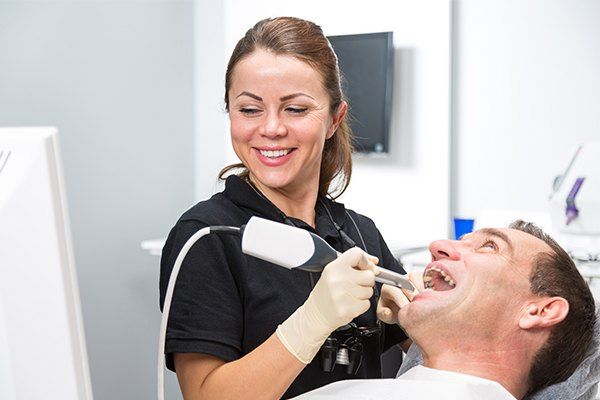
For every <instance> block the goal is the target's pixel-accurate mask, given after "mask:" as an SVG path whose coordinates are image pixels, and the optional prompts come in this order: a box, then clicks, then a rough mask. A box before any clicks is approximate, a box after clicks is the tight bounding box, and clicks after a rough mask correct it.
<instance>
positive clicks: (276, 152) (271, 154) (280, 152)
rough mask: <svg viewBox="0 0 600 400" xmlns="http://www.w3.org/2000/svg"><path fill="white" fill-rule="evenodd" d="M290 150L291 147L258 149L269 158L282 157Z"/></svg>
mask: <svg viewBox="0 0 600 400" xmlns="http://www.w3.org/2000/svg"><path fill="white" fill-rule="evenodd" d="M290 151H292V150H291V149H284V150H259V152H260V154H261V155H262V156H263V157H269V158H277V157H283V156H285V155H287V154H288V153H289V152H290Z"/></svg>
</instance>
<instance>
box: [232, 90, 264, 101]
mask: <svg viewBox="0 0 600 400" xmlns="http://www.w3.org/2000/svg"><path fill="white" fill-rule="evenodd" d="M242 96H248V97H252V98H253V99H254V100H258V101H263V99H262V97H260V96H257V95H255V94H254V93H250V92H245V91H244V92H242V93H240V94H238V95H237V96H236V97H235V98H236V99H237V98H238V97H242Z"/></svg>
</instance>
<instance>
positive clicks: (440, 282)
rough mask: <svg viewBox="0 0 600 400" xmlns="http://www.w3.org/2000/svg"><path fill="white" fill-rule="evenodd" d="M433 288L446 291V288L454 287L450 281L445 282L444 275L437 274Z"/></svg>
mask: <svg viewBox="0 0 600 400" xmlns="http://www.w3.org/2000/svg"><path fill="white" fill-rule="evenodd" d="M433 288H434V289H435V290H436V291H439V292H443V291H446V290H452V289H454V286H452V285H450V283H448V282H446V281H445V280H444V277H442V276H441V275H437V276H436V277H435V278H434V282H433Z"/></svg>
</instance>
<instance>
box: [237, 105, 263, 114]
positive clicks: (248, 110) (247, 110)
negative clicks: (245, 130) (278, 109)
mask: <svg viewBox="0 0 600 400" xmlns="http://www.w3.org/2000/svg"><path fill="white" fill-rule="evenodd" d="M240 112H241V113H242V114H245V115H254V114H258V113H259V112H260V110H259V109H258V108H248V107H242V108H240Z"/></svg>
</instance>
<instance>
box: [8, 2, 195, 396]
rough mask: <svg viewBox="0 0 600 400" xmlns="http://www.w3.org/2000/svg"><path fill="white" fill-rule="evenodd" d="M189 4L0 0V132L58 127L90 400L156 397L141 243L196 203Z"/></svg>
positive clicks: (150, 277) (151, 271)
mask: <svg viewBox="0 0 600 400" xmlns="http://www.w3.org/2000/svg"><path fill="white" fill-rule="evenodd" d="M192 12H193V7H192V3H191V2H190V1H151V2H140V1H137V0H133V1H119V2H115V1H111V2H105V1H102V0H98V1H82V2H80V1H72V0H66V1H45V0H40V1H18V0H16V1H0V126H19V125H55V126H57V127H58V128H59V130H60V135H61V136H60V139H61V140H60V143H61V145H62V156H63V159H64V163H63V165H64V172H65V180H66V190H67V196H68V203H69V206H70V209H69V212H70V220H71V226H72V230H71V231H72V234H73V240H74V250H75V261H76V266H77V273H78V278H79V289H80V293H81V301H82V310H83V319H84V324H85V331H86V339H87V347H88V356H89V362H90V370H91V376H92V385H93V390H94V395H95V398H96V399H111V400H118V399H132V400H133V399H152V398H155V396H156V389H155V386H156V378H155V377H156V373H155V370H156V369H155V368H156V367H155V365H156V350H157V342H158V329H159V324H160V312H159V309H158V258H156V257H153V256H150V255H148V254H147V253H146V252H145V251H143V250H142V249H141V248H140V242H141V241H142V240H144V239H148V238H152V237H160V236H162V235H166V233H167V232H168V230H169V229H170V227H171V226H172V225H173V224H174V223H175V221H176V220H177V218H178V216H179V215H180V214H181V213H182V212H183V211H184V210H185V209H186V208H188V207H189V206H190V205H191V203H192V201H193V198H194V190H193V186H194V164H193V157H194V153H193V144H194V130H193V129H194V126H193V121H194V114H193V95H194V92H193V79H194V76H193V70H192V68H193V43H192V41H193V14H192ZM30 228H31V229H35V227H33V226H32V227H30ZM24 293H26V292H24ZM28 295H30V294H28ZM3 306H4V307H6V306H8V305H6V304H4V305H3ZM39 334H40V335H43V334H44V332H43V331H41V330H40V332H39ZM0 352H1V349H0ZM2 357H3V355H2V354H0V358H2ZM0 364H1V363H0ZM0 368H2V367H1V366H0ZM173 376H174V375H173V374H169V377H170V379H169V384H170V386H169V390H170V391H169V395H168V397H167V398H169V399H175V398H180V397H177V396H179V395H178V392H179V390H178V389H177V387H176V383H174V382H173V380H174V379H173ZM32 379H33V381H35V377H32ZM33 381H32V382H33ZM32 384H35V383H32ZM0 393H4V392H3V391H2V390H0ZM0 397H2V395H1V394H0Z"/></svg>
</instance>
